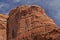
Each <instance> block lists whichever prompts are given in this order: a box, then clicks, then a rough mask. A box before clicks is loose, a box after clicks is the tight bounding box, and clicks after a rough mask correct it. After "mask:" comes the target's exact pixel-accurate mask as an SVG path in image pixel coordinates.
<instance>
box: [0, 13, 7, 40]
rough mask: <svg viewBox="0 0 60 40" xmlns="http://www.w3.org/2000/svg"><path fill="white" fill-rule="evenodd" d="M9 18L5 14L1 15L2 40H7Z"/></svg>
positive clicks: (0, 39) (0, 38)
mask: <svg viewBox="0 0 60 40" xmlns="http://www.w3.org/2000/svg"><path fill="white" fill-rule="evenodd" d="M7 18H8V16H6V15H4V14H0V40H6V38H7V34H6V27H7V26H6V25H7Z"/></svg>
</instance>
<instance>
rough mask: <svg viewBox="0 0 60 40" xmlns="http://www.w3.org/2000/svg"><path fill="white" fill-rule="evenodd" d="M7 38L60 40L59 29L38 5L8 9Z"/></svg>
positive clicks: (12, 39)
mask: <svg viewBox="0 0 60 40" xmlns="http://www.w3.org/2000/svg"><path fill="white" fill-rule="evenodd" d="M7 30H8V31H7V33H8V38H7V39H8V40H60V29H59V28H58V26H57V25H56V24H55V23H54V21H53V20H52V19H51V18H50V17H48V16H47V15H46V14H45V11H44V9H42V8H41V7H39V6H36V5H32V6H27V5H25V6H19V7H17V8H15V9H13V10H11V11H10V14H9V18H8V29H7Z"/></svg>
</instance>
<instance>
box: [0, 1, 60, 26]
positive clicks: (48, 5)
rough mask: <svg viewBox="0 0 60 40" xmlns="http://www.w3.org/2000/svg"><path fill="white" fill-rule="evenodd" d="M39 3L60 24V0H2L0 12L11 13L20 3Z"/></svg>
mask: <svg viewBox="0 0 60 40" xmlns="http://www.w3.org/2000/svg"><path fill="white" fill-rule="evenodd" d="M26 4H27V5H39V6H41V7H42V8H44V9H45V12H46V14H47V15H48V16H49V17H51V18H52V19H53V20H54V21H55V23H56V24H57V25H58V26H60V0H0V14H9V12H10V10H11V9H12V8H15V7H17V6H19V5H26Z"/></svg>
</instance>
